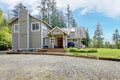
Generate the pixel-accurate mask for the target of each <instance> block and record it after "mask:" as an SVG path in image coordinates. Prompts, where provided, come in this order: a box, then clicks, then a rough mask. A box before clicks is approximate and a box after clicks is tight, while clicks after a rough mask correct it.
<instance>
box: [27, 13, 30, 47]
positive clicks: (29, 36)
mask: <svg viewBox="0 0 120 80" xmlns="http://www.w3.org/2000/svg"><path fill="white" fill-rule="evenodd" d="M29 29H30V28H29V12H27V48H28V49H29V39H30V38H29V37H30V36H29V35H30V34H29V32H30V30H29Z"/></svg>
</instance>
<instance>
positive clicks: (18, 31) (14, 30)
mask: <svg viewBox="0 0 120 80" xmlns="http://www.w3.org/2000/svg"><path fill="white" fill-rule="evenodd" d="M16 25H17V26H16ZM15 27H18V31H16V30H15ZM13 32H14V33H18V32H19V25H18V24H14V26H13Z"/></svg>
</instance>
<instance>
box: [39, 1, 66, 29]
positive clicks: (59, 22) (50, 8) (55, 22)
mask: <svg viewBox="0 0 120 80" xmlns="http://www.w3.org/2000/svg"><path fill="white" fill-rule="evenodd" d="M38 8H39V10H40V11H39V12H41V19H42V20H44V21H46V22H47V23H49V24H50V25H51V26H52V27H55V26H58V27H66V24H65V19H64V15H63V13H62V12H60V11H59V10H58V9H57V7H56V2H55V0H42V1H39V6H38Z"/></svg>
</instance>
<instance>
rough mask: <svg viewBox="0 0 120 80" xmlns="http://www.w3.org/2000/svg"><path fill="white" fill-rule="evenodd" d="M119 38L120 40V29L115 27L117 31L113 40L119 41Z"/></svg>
mask: <svg viewBox="0 0 120 80" xmlns="http://www.w3.org/2000/svg"><path fill="white" fill-rule="evenodd" d="M118 40H120V35H119V31H118V29H115V32H114V33H113V41H114V42H117V41H118Z"/></svg>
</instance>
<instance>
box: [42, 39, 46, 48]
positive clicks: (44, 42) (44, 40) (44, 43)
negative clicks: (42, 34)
mask: <svg viewBox="0 0 120 80" xmlns="http://www.w3.org/2000/svg"><path fill="white" fill-rule="evenodd" d="M43 45H44V46H45V45H46V39H45V38H43Z"/></svg>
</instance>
